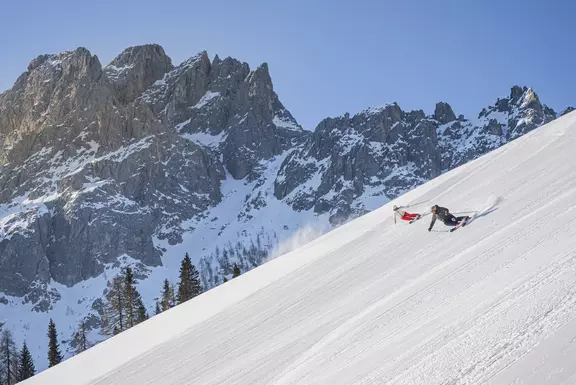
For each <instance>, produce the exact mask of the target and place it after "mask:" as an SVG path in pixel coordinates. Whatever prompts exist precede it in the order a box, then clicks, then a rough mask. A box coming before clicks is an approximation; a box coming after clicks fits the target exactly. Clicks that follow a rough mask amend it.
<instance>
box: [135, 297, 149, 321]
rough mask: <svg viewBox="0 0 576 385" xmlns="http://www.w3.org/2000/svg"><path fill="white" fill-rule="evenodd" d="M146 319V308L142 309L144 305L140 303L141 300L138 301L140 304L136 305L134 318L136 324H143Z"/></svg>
mask: <svg viewBox="0 0 576 385" xmlns="http://www.w3.org/2000/svg"><path fill="white" fill-rule="evenodd" d="M147 319H148V313H147V312H146V307H144V303H143V302H142V299H140V302H139V304H138V314H137V316H136V322H137V323H140V322H144V321H146V320H147Z"/></svg>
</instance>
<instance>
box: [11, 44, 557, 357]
mask: <svg viewBox="0 0 576 385" xmlns="http://www.w3.org/2000/svg"><path fill="white" fill-rule="evenodd" d="M555 118H556V113H555V112H554V111H552V110H551V109H550V108H548V107H546V106H545V105H543V104H541V103H540V101H539V99H538V97H537V96H536V94H535V93H534V91H533V90H532V89H529V88H520V87H514V88H512V90H511V94H510V96H509V97H507V98H504V99H498V100H497V102H496V103H495V105H493V106H490V107H488V108H485V109H483V110H482V112H481V113H480V114H479V116H478V117H477V118H475V119H465V118H464V117H463V116H459V117H456V115H455V113H454V112H453V111H452V108H451V107H450V106H449V105H448V104H447V103H438V104H437V105H436V108H435V111H434V113H433V114H432V115H429V116H428V115H426V114H425V113H424V112H423V111H403V110H402V109H401V108H400V107H399V106H398V105H397V104H389V105H386V106H384V107H380V108H369V109H367V110H365V111H362V112H360V113H358V114H356V115H355V116H353V117H350V115H349V114H345V115H344V116H342V117H337V118H328V119H325V120H324V121H322V122H321V123H320V124H319V125H318V127H317V128H316V129H315V130H314V131H313V132H308V131H305V130H303V129H302V127H300V126H299V125H298V123H297V121H296V120H295V119H294V117H293V116H292V115H291V114H290V112H289V111H288V110H287V109H286V108H285V107H284V106H283V105H282V103H281V102H280V100H279V98H278V95H277V94H276V93H275V92H274V89H273V85H272V80H271V77H270V74H269V71H268V66H267V65H266V64H262V65H261V66H259V67H258V68H256V69H254V70H251V69H250V68H249V66H248V65H247V64H246V63H242V62H240V61H238V60H235V59H232V58H226V59H224V60H222V59H220V58H219V57H218V56H216V57H214V59H213V60H212V61H211V60H210V59H209V57H208V54H207V53H206V52H202V53H200V54H198V55H196V56H194V57H191V58H190V59H188V60H186V61H184V62H183V63H181V64H179V65H177V66H174V65H173V64H172V61H171V59H170V58H169V57H168V56H167V55H166V53H165V52H164V50H163V49H162V47H160V46H158V45H146V46H139V47H131V48H128V49H127V50H125V51H124V52H122V53H121V54H120V55H119V56H118V57H116V58H115V59H114V60H113V61H112V62H111V63H110V64H109V65H107V66H104V67H102V65H101V64H100V62H99V60H98V58H97V57H96V56H94V55H92V54H91V53H90V52H89V51H88V50H86V49H85V48H78V49H77V50H74V51H71V52H64V53H60V54H55V55H42V56H39V57H38V58H36V59H34V60H33V61H32V62H31V63H30V65H29V66H28V69H27V71H26V72H24V73H23V74H22V75H21V76H20V77H19V78H18V80H17V81H16V83H15V85H14V87H13V88H12V89H10V90H8V91H6V92H4V93H3V94H1V95H0V149H1V150H0V323H2V322H3V323H5V325H6V327H8V328H10V329H12V330H13V331H14V332H16V334H17V336H18V339H19V342H21V341H22V340H23V339H27V340H28V341H29V346H30V348H31V349H32V351H33V353H34V354H35V357H36V359H37V360H39V362H38V364H37V366H38V367H39V368H43V367H45V362H44V360H45V356H46V354H45V343H44V334H45V328H46V325H47V323H48V318H50V317H52V318H54V320H55V321H56V324H57V326H59V331H60V333H61V338H62V340H64V342H65V345H66V344H67V341H68V340H69V338H70V335H71V334H72V332H73V327H74V326H75V325H76V322H77V320H78V319H80V318H83V317H86V316H89V317H90V320H91V323H90V325H91V327H92V328H93V335H92V338H93V339H94V340H99V339H101V338H102V337H101V336H99V335H98V326H99V322H98V313H99V311H100V309H101V302H100V300H99V299H100V297H101V296H102V293H103V291H104V289H105V287H106V282H107V281H108V280H110V279H111V278H112V277H113V275H114V274H116V273H118V271H119V270H120V268H121V267H123V266H125V265H131V266H133V267H134V268H135V270H136V271H137V277H138V278H139V279H140V284H139V289H140V291H141V293H142V295H143V297H144V299H145V301H146V304H147V305H148V307H149V309H150V311H151V309H152V306H153V304H154V299H155V298H156V297H157V296H158V295H159V292H160V289H161V283H162V280H163V279H164V278H168V279H170V280H172V281H176V277H177V273H178V267H179V263H180V260H181V259H182V257H183V256H184V254H185V253H186V252H189V253H190V254H191V256H192V257H193V259H194V261H195V263H196V264H197V265H198V266H199V268H200V270H201V276H202V280H203V284H204V287H205V288H206V289H209V288H212V287H214V286H217V285H219V284H220V283H221V282H222V281H223V279H224V278H225V277H228V278H229V277H230V275H231V266H232V265H233V264H234V263H237V264H238V265H239V266H240V267H241V270H242V271H243V272H245V271H247V270H250V269H252V268H254V267H255V266H258V265H260V264H262V263H263V261H265V260H266V259H269V258H271V257H274V256H277V255H279V254H281V253H282V252H285V251H287V250H289V249H290V248H293V247H294V246H297V245H298V244H299V243H301V242H303V241H306V240H309V239H311V238H314V237H316V236H318V235H320V234H322V233H324V232H326V231H328V230H329V229H331V228H333V227H334V226H338V225H340V224H342V223H345V222H346V221H348V220H350V219H351V218H354V217H356V216H359V215H361V214H364V213H366V212H369V211H371V210H373V209H375V208H377V207H379V206H381V205H382V204H384V203H386V202H387V201H389V200H390V199H393V198H395V197H397V196H399V195H401V194H403V193H405V192H407V191H409V190H411V189H412V188H414V187H416V186H418V185H420V184H422V183H424V182H426V181H428V180H430V179H432V178H435V177H437V176H439V175H441V174H442V173H444V172H446V171H448V170H450V169H452V168H454V167H456V166H458V165H461V164H463V163H466V162H468V161H469V160H471V159H474V158H477V157H478V156H480V155H482V154H484V153H486V152H488V151H490V150H493V149H495V148H497V147H499V146H501V145H502V144H504V143H506V142H508V141H510V140H512V139H515V138H517V137H519V136H521V135H523V134H524V133H526V132H528V131H530V130H532V129H534V128H536V127H538V126H540V125H542V124H544V123H547V122H549V121H551V120H552V119H555Z"/></svg>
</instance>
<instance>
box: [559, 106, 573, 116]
mask: <svg viewBox="0 0 576 385" xmlns="http://www.w3.org/2000/svg"><path fill="white" fill-rule="evenodd" d="M574 110H576V108H574V107H572V106H570V107H566V108H565V109H564V111H562V112H561V113H560V116H564V115H566V114H569V113H571V112H572V111H574Z"/></svg>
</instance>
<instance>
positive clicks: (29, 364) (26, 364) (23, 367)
mask: <svg viewBox="0 0 576 385" xmlns="http://www.w3.org/2000/svg"><path fill="white" fill-rule="evenodd" d="M34 374H36V368H35V367H34V360H33V359H32V355H31V354H30V350H28V346H26V341H24V346H22V352H21V353H20V359H19V366H18V375H17V382H20V381H24V380H26V379H28V378H30V377H32V376H33V375H34Z"/></svg>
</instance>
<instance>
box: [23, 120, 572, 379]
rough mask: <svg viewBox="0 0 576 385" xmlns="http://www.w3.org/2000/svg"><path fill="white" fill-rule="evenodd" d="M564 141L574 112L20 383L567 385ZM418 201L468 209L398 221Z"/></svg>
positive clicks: (568, 201) (567, 149) (568, 237)
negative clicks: (453, 227) (441, 218)
mask: <svg viewBox="0 0 576 385" xmlns="http://www.w3.org/2000/svg"><path fill="white" fill-rule="evenodd" d="M574 145H576V113H571V114H568V115H566V116H564V117H562V118H560V119H558V120H557V121H555V122H553V123H551V124H549V125H547V126H544V127H542V128H540V129H538V130H535V131H534V132H532V133H530V134H527V135H525V136H524V137H522V138H520V139H517V140H515V141H513V142H511V143H510V144H508V145H505V146H503V147H501V148H500V149H498V150H496V151H494V152H492V153H490V154H488V155H487V156H484V157H482V158H479V159H477V160H475V161H473V162H470V163H469V164H467V165H464V166H463V167H460V168H458V169H456V170H453V171H451V172H448V173H447V174H444V175H442V176H440V177H439V178H436V179H435V180H433V181H431V182H429V183H427V184H425V185H423V186H421V187H419V188H417V189H415V190H413V191H411V192H409V193H407V194H406V195H405V196H403V197H401V199H399V200H397V201H393V202H390V203H389V204H387V205H386V206H384V207H383V208H381V209H379V210H376V211H374V212H372V213H369V214H367V215H365V216H363V217H361V218H359V219H357V220H356V221H353V222H351V223H349V224H347V225H344V226H342V227H340V228H338V229H336V230H334V231H332V232H330V233H328V234H326V235H324V236H322V237H320V238H318V239H317V240H315V241H313V242H311V243H309V244H307V245H306V246H305V247H303V248H300V249H298V250H296V251H293V252H291V253H288V254H286V255H284V256H282V257H279V258H277V259H275V260H273V261H271V262H269V263H267V264H265V265H263V266H260V267H258V268H256V269H254V270H252V271H250V272H248V273H246V274H244V275H242V276H240V277H239V278H236V279H234V280H232V281H230V282H229V283H226V284H224V285H222V286H219V287H218V288H216V289H214V290H212V291H210V292H208V293H205V294H203V295H202V296H200V297H198V298H195V299H193V300H191V301H190V302H188V303H186V304H184V305H181V306H179V307H177V308H175V309H172V310H170V311H168V312H165V313H163V314H161V315H160V316H158V317H154V318H152V319H151V320H150V321H148V322H146V323H144V324H141V325H138V326H137V327H135V328H133V329H131V330H129V331H127V332H125V333H122V334H120V335H119V336H117V337H114V338H112V339H110V340H108V341H106V342H104V343H103V344H101V345H98V346H97V347H95V348H93V349H91V350H89V351H88V352H86V353H84V354H81V355H79V356H77V357H74V358H72V359H70V360H68V361H66V362H64V363H62V364H60V365H58V366H56V367H55V368H53V369H50V370H49V371H46V372H44V373H41V374H40V375H38V376H37V377H35V378H33V379H31V380H30V381H29V382H25V384H36V383H37V384H59V385H67V384H94V385H96V384H98V385H102V384H128V385H131V384H158V383H162V384H206V385H215V384H256V385H264V384H274V385H289V384H315V385H316V384H318V385H322V384H330V385H344V384H379V385H380V384H388V385H416V384H418V385H421V384H431V385H436V384H438V385H441V384H442V385H448V384H450V385H471V384H489V385H499V384H506V385H512V384H514V385H542V384H547V385H548V384H551V385H568V384H574V383H576V366H574V364H573V363H574V359H576V236H574V235H575V232H576V230H575V229H576V169H575V168H574V167H573V165H574V164H576V153H574V152H573V151H571V149H572V148H573V147H574ZM420 201H424V202H427V203H426V204H427V205H428V204H430V205H432V204H435V203H436V204H440V205H444V206H446V207H448V208H449V209H450V210H451V211H453V212H458V211H464V210H469V211H475V212H476V213H475V214H474V215H473V218H472V220H471V221H470V223H468V224H467V225H466V226H465V227H464V228H462V229H459V230H458V231H455V232H453V233H448V234H441V233H440V232H441V231H443V230H444V228H443V227H444V226H443V224H442V223H438V224H437V225H436V226H437V227H438V231H437V232H436V231H435V232H428V231H426V229H427V226H428V225H429V221H428V220H426V219H427V218H423V219H424V220H420V221H417V222H415V223H414V224H412V225H409V226H408V225H401V226H398V227H395V226H394V224H393V222H392V221H391V220H390V215H389V214H390V210H391V207H392V204H402V203H406V202H420ZM418 210H419V211H421V212H423V211H425V210H426V209H420V208H418ZM435 230H436V229H435ZM231 296H233V297H234V298H235V299H233V300H232V299H230V298H231ZM187 317H190V321H188V320H187ZM151 339H155V340H156V341H157V342H151V341H150V340H151ZM135 346H136V347H135ZM138 346H139V347H138ZM112 355H114V359H111V358H109V356H112ZM106 359H108V360H107V361H106Z"/></svg>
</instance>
